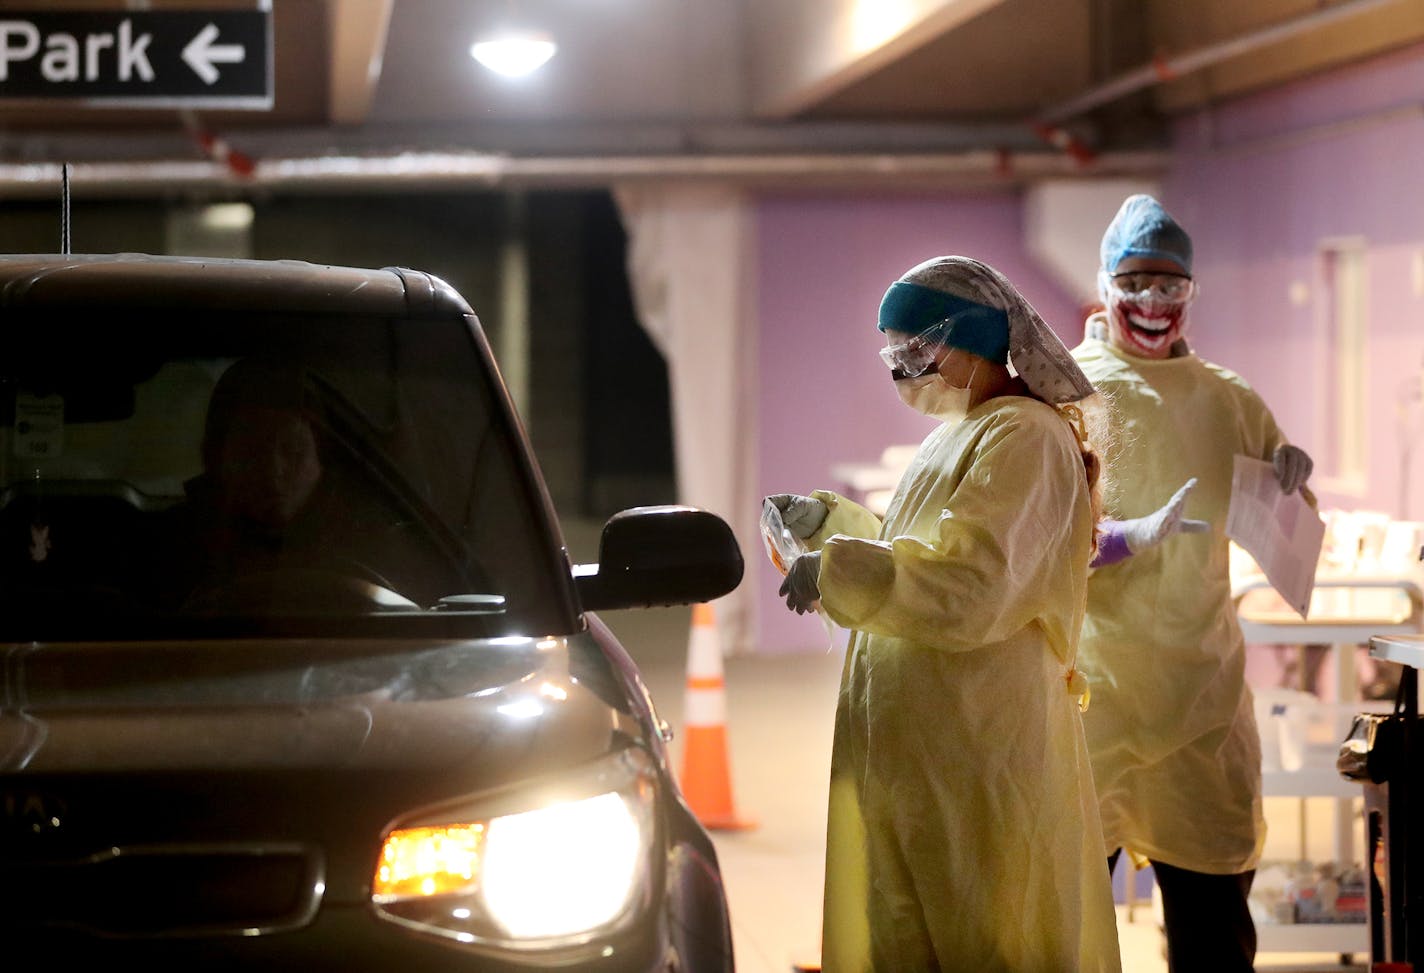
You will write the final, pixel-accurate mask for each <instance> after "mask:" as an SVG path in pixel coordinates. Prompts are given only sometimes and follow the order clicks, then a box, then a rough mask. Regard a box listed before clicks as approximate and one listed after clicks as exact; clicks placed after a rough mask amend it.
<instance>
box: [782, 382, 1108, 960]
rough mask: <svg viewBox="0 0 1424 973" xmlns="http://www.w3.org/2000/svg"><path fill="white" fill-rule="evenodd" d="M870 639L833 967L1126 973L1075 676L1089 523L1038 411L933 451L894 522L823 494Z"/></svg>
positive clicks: (858, 617) (837, 791)
mask: <svg viewBox="0 0 1424 973" xmlns="http://www.w3.org/2000/svg"><path fill="white" fill-rule="evenodd" d="M815 496H817V497H819V498H820V499H822V500H824V501H826V503H827V504H828V506H829V507H830V512H829V514H828V516H827V518H826V521H825V523H824V524H823V525H822V527H821V529H820V531H819V532H818V533H817V534H815V535H813V536H812V537H811V538H810V539H809V541H810V544H811V546H813V547H819V548H820V549H821V551H822V561H821V573H820V586H821V604H822V605H823V606H824V607H825V609H826V610H827V611H828V612H829V614H830V616H831V617H832V618H833V619H834V620H835V621H836V622H837V623H838V624H840V625H843V626H845V627H846V628H848V629H851V630H852V636H851V640H850V645H849V648H848V651H847V655H846V661H845V668H844V671H843V673H842V678H841V689H840V698H839V702H838V706H837V710H836V727H835V742H834V746H833V751H832V764H831V793H830V809H829V829H828V834H827V849H826V900H825V915H824V922H823V929H824V942H823V951H822V962H823V965H824V969H825V970H826V971H827V973H850V971H855V973H859V971H867V970H875V971H879V973H913V971H924V970H963V971H973V973H993V971H1006V973H1007V971H1012V973H1048V971H1054V973H1062V971H1070V970H1080V971H1116V970H1119V969H1120V960H1119V956H1118V944H1117V928H1116V922H1115V914H1114V911H1113V904H1112V894H1111V890H1110V887H1109V884H1108V874H1107V868H1106V866H1105V864H1104V862H1103V858H1102V832H1101V828H1100V826H1099V823H1098V814H1097V804H1096V801H1095V798H1094V794H1093V785H1092V779H1091V776H1090V770H1089V765H1088V755H1087V750H1086V746H1085V741H1084V737H1083V729H1082V714H1081V712H1080V709H1079V698H1080V696H1081V694H1082V692H1083V689H1084V685H1083V683H1082V681H1081V679H1080V678H1079V677H1078V676H1076V675H1075V673H1074V668H1073V666H1074V656H1075V653H1076V644H1077V640H1078V633H1079V630H1080V624H1081V621H1082V613H1083V605H1084V598H1085V594H1086V592H1085V589H1086V584H1087V570H1088V569H1087V564H1088V560H1089V557H1090V536H1091V533H1090V532H1091V530H1092V526H1093V525H1092V515H1091V512H1090V507H1089V499H1088V493H1087V484H1086V480H1085V477H1084V475H1083V464H1082V460H1081V458H1080V456H1079V452H1078V447H1077V443H1076V442H1075V440H1074V438H1073V434H1072V432H1071V430H1070V428H1069V426H1068V424H1067V423H1066V422H1065V420H1064V419H1063V418H1062V417H1061V416H1060V415H1059V414H1058V413H1057V412H1056V411H1055V410H1054V409H1053V408H1052V407H1051V406H1047V405H1045V404H1043V403H1042V402H1039V401H1038V400H1036V399H1029V398H1020V397H1017V396H1003V397H999V398H994V399H991V400H989V401H988V402H986V403H983V404H981V405H979V406H977V407H976V408H975V409H974V410H972V411H971V412H970V413H969V415H968V417H967V418H966V419H964V420H963V421H962V422H961V423H959V424H957V425H954V426H944V425H942V426H939V427H937V428H936V430H935V431H934V432H932V433H930V435H929V436H928V437H927V438H926V439H925V441H924V443H923V444H921V446H920V449H919V451H918V453H917V454H916V456H915V458H914V461H913V462H912V463H911V464H910V466H909V468H908V470H907V471H906V472H905V475H904V477H903V478H902V479H901V481H900V485H899V488H898V489H897V490H896V492H895V496H894V498H893V499H892V501H891V503H890V506H889V509H888V510H887V512H886V517H885V521H884V524H883V525H882V524H881V522H880V521H879V519H878V518H876V517H875V515H874V514H872V513H870V512H869V511H867V510H866V509H865V508H863V507H860V506H858V505H856V504H854V503H852V502H851V501H849V500H846V499H844V498H841V497H838V496H837V495H835V494H833V493H829V492H825V491H820V492H817V493H816V494H815Z"/></svg>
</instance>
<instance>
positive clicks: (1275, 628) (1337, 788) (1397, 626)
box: [1233, 577, 1424, 965]
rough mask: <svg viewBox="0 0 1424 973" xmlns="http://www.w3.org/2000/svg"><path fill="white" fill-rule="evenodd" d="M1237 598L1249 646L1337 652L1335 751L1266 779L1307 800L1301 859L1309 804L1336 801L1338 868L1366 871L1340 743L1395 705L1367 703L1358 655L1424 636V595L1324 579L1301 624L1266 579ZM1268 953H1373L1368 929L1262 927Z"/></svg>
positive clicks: (1361, 581)
mask: <svg viewBox="0 0 1424 973" xmlns="http://www.w3.org/2000/svg"><path fill="white" fill-rule="evenodd" d="M1233 596H1234V598H1235V601H1236V606H1237V617H1238V619H1239V621H1240V623H1241V630H1242V634H1243V635H1244V636H1245V638H1246V642H1247V644H1248V645H1252V644H1258V645H1261V644H1264V645H1296V646H1302V647H1303V646H1306V645H1330V646H1332V647H1333V652H1334V657H1335V667H1334V668H1335V691H1336V694H1335V700H1336V704H1335V705H1336V708H1335V712H1336V714H1337V717H1338V720H1337V722H1338V723H1339V725H1338V726H1337V728H1336V729H1337V730H1338V733H1337V735H1336V736H1335V738H1334V739H1333V741H1330V742H1329V745H1327V746H1314V747H1307V748H1306V750H1305V763H1304V765H1303V766H1302V767H1301V768H1300V769H1299V770H1279V771H1267V772H1264V773H1263V774H1262V793H1263V795H1264V796H1265V797H1267V798H1299V799H1300V816H1301V830H1300V834H1301V837H1300V841H1301V857H1302V858H1305V857H1307V856H1306V854H1305V840H1306V839H1305V824H1306V820H1305V818H1306V810H1305V808H1306V805H1305V800H1304V799H1305V798H1307V797H1333V798H1336V799H1337V801H1336V804H1335V855H1336V859H1337V860H1338V861H1342V862H1344V861H1353V862H1357V863H1359V864H1360V865H1361V866H1364V865H1365V864H1366V863H1365V861H1364V841H1363V825H1362V820H1361V815H1360V813H1359V811H1358V810H1357V808H1356V806H1355V802H1356V801H1358V800H1361V799H1362V795H1361V790H1360V785H1359V784H1357V783H1352V782H1350V781H1347V780H1345V779H1344V778H1342V777H1341V776H1340V774H1339V772H1338V771H1337V770H1336V768H1335V758H1336V756H1337V753H1338V744H1339V742H1340V740H1342V739H1343V738H1344V736H1345V734H1346V732H1347V731H1348V729H1349V723H1350V718H1351V717H1352V716H1353V714H1354V713H1355V712H1358V711H1360V710H1362V709H1378V710H1379V711H1380V712H1387V711H1388V710H1389V708H1390V705H1389V704H1388V703H1381V704H1378V705H1371V704H1368V703H1360V702H1358V701H1357V700H1356V699H1355V697H1356V693H1357V685H1356V677H1355V649H1356V647H1357V646H1360V645H1368V644H1369V641H1370V638H1371V637H1372V636H1376V635H1393V634H1406V633H1418V632H1420V630H1421V623H1424V593H1421V591H1420V588H1419V586H1418V585H1417V584H1416V583H1415V582H1414V580H1413V579H1401V578H1359V577H1342V578H1317V579H1316V582H1315V591H1314V595H1313V597H1312V599H1311V608H1310V612H1309V617H1308V618H1306V619H1301V618H1300V616H1299V615H1297V614H1296V613H1295V612H1294V611H1292V610H1291V609H1290V608H1289V607H1288V606H1287V605H1286V604H1285V603H1284V602H1283V601H1281V600H1280V599H1279V597H1277V596H1275V595H1274V592H1273V591H1271V590H1270V585H1269V582H1267V581H1266V580H1265V579H1264V578H1252V579H1249V580H1246V581H1244V582H1242V583H1240V584H1238V585H1237V586H1236V587H1235V590H1234V591H1233ZM1256 933H1257V949H1258V950H1259V951H1260V952H1283V953H1290V952H1312V953H1336V954H1338V955H1339V956H1340V960H1341V963H1342V965H1344V964H1348V963H1349V962H1350V960H1351V958H1352V957H1353V956H1356V955H1360V956H1367V955H1368V954H1369V951H1370V944H1369V930H1368V928H1367V924H1366V923H1363V922H1361V923H1350V924H1313V923H1297V924H1280V925H1271V924H1264V923H1262V924H1258V925H1257V929H1256Z"/></svg>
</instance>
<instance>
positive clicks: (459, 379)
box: [0, 255, 742, 973]
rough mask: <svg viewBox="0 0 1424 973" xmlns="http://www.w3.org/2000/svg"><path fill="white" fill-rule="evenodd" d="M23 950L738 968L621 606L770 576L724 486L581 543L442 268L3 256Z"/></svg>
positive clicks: (84, 956) (348, 962) (166, 964)
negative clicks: (567, 535) (732, 520)
mask: <svg viewBox="0 0 1424 973" xmlns="http://www.w3.org/2000/svg"><path fill="white" fill-rule="evenodd" d="M0 412H3V413H4V415H3V418H0V664H2V665H3V668H0V943H3V944H4V946H3V949H4V951H5V953H6V954H7V955H9V956H11V957H21V956H28V957H30V959H31V962H42V963H43V964H44V965H46V966H48V967H50V968H54V969H76V968H79V967H78V964H79V963H81V962H99V961H103V962H105V963H106V964H108V963H112V962H116V961H117V962H120V963H124V962H126V961H133V962H134V963H137V964H141V965H139V966H137V967H126V968H139V969H155V968H162V969H167V968H183V969H212V968H217V967H258V966H260V967H262V968H272V967H290V968H300V969H306V970H314V969H328V968H329V969H342V970H355V969H394V970H400V971H402V973H410V971H415V970H424V969H440V970H446V971H451V970H460V969H475V970H513V969H521V970H528V969H530V968H536V969H547V968H558V967H573V968H577V969H587V970H647V971H652V970H660V971H703V970H716V971H723V970H730V969H731V968H732V965H733V964H732V949H731V942H730V934H729V927H728V921H727V912H726V902H725V898H724V895H723V890H722V885H721V880H720V874H719V871H718V867H717V860H716V855H715V853H714V851H713V847H712V844H711V842H710V841H709V839H708V837H707V834H706V833H705V832H704V831H703V829H702V828H701V827H700V826H699V825H698V823H697V822H696V820H695V819H694V818H693V816H692V815H691V814H690V813H689V812H688V810H687V808H686V806H685V805H684V804H683V802H682V800H681V797H680V796H679V793H678V790H677V787H676V784H675V783H674V781H673V779H672V776H671V774H670V772H669V768H668V764H667V758H666V754H665V751H664V736H663V729H662V724H661V723H660V721H659V720H658V719H657V717H656V715H655V713H654V711H653V708H652V705H651V702H650V700H649V698H648V695H647V692H646V690H645V688H644V686H643V683H642V681H641V679H640V677H639V674H638V671H637V669H636V667H635V666H634V665H633V663H632V661H631V660H630V658H629V657H628V655H627V654H626V652H625V651H624V650H623V648H622V647H621V646H620V645H619V644H618V642H617V640H616V639H615V638H614V637H613V635H612V634H611V633H610V632H609V630H608V628H607V627H606V626H605V625H604V624H602V623H601V622H600V621H599V620H598V618H597V616H596V615H594V614H592V612H594V611H597V610H599V609H616V608H627V607H634V606H649V605H663V604H679V603H689V602H698V601H707V600H711V599H713V598H716V597H718V596H720V595H722V594H725V593H726V592H727V591H729V590H731V589H732V588H733V587H735V586H736V585H737V583H738V582H739V581H740V579H741V574H742V559H741V555H740V553H739V551H738V549H737V545H736V542H735V540H734V539H733V537H732V534H731V531H730V530H729V529H728V527H727V525H726V524H725V523H724V522H723V521H722V520H721V519H719V518H718V517H716V516H714V515H712V514H710V513H707V512H705V511H701V510H696V509H693V508H689V507H678V506H660V507H640V508H634V509H632V510H627V511H624V512H622V513H620V514H618V515H616V516H614V517H613V518H611V519H610V520H609V521H608V523H607V524H606V526H605V528H604V531H603V536H602V541H601V547H600V561H599V563H598V564H595V565H574V564H571V563H570V559H569V556H568V552H567V550H566V548H565V546H564V543H563V541H562V539H561V535H560V531H559V528H558V525H557V521H556V519H555V517H554V514H553V511H552V507H551V505H550V503H549V500H548V496H547V494H546V491H545V489H544V485H543V482H542V480H541V478H540V474H539V472H538V469H537V466H536V465H535V462H534V460H533V457H532V455H531V452H530V449H529V445H528V442H527V441H526V438H525V436H524V434H523V431H522V429H521V427H520V425H519V423H518V420H517V418H516V417H515V415H514V413H513V411H512V408H511V405H510V402H509V399H508V396H507V395H506V393H505V390H504V387H503V384H502V382H501V380H500V377H499V374H498V371H497V370H496V367H495V363H494V360H493V358H492V356H491V354H490V350H489V347H488V345H487V343H486V340H485V337H484V334H483V332H482V331H481V328H480V324H479V322H478V320H477V319H476V317H475V315H474V314H473V313H472V311H471V310H470V308H469V306H468V305H467V304H466V303H465V301H464V300H463V299H462V298H461V297H460V296H459V295H458V294H457V293H456V292H455V291H454V290H453V289H451V288H450V287H449V286H448V285H447V284H445V283H443V282H442V281H440V280H438V279H436V278H433V277H431V276H430V275H428V274H424V273H419V272H416V271H412V270H404V269H387V270H357V269H350V268H339V267H326V266H315V265H311V264H306V263H298V262H288V261H271V262H266V261H237V260H208V259H197V258H179V257H152V256H142V255H113V256H10V257H0Z"/></svg>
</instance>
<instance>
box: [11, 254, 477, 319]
mask: <svg viewBox="0 0 1424 973" xmlns="http://www.w3.org/2000/svg"><path fill="white" fill-rule="evenodd" d="M0 306H5V307H24V306H30V307H100V308H114V307H129V308H142V307H154V308H163V309H165V310H169V311H172V310H182V309H183V308H188V307H191V308H194V309H200V308H201V309H214V308H220V309H222V310H229V311H251V310H260V311H268V312H292V313H302V312H305V313H329V314H351V313H362V314H379V315H390V316H401V317H446V316H449V315H451V314H459V315H465V314H471V313H472V312H471V310H470V306H469V304H468V303H466V301H465V300H464V298H462V297H461V296H460V295H459V294H458V293H457V292H456V291H455V289H454V288H452V287H451V286H450V285H449V284H447V283H445V282H444V281H442V280H440V279H439V278H438V277H434V276H432V275H430V274H427V273H423V272H420V271H415V270H408V269H405V268H400V267H387V268H384V269H381V270H365V269H360V268H355V267H336V266H329V265H326V264H315V263H308V262H306V261H301V260H244V259H236V258H227V257H180V256H166V255H154V254H142V253H117V254H0Z"/></svg>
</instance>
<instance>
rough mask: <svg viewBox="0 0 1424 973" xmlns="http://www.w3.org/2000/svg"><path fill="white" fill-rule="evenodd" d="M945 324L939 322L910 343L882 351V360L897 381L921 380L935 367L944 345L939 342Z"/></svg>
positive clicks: (889, 347) (888, 347) (888, 346)
mask: <svg viewBox="0 0 1424 973" xmlns="http://www.w3.org/2000/svg"><path fill="white" fill-rule="evenodd" d="M944 324H945V322H943V321H937V322H935V323H934V324H932V325H930V326H929V327H928V328H926V329H925V330H923V331H921V332H920V333H919V334H917V335H915V336H914V337H913V338H911V339H910V340H909V341H905V342H901V343H900V344H895V345H886V346H885V347H884V348H881V349H880V360H881V361H883V362H884V363H885V365H886V367H887V368H889V369H890V377H891V378H893V379H894V380H895V381H897V382H898V381H899V380H900V379H902V378H919V377H920V376H921V375H924V374H925V373H926V372H928V371H930V370H931V369H932V368H934V366H935V356H936V355H938V354H939V350H940V349H941V348H943V347H944V345H943V344H942V343H941V341H940V340H939V336H940V333H941V331H942V330H943V328H944Z"/></svg>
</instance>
